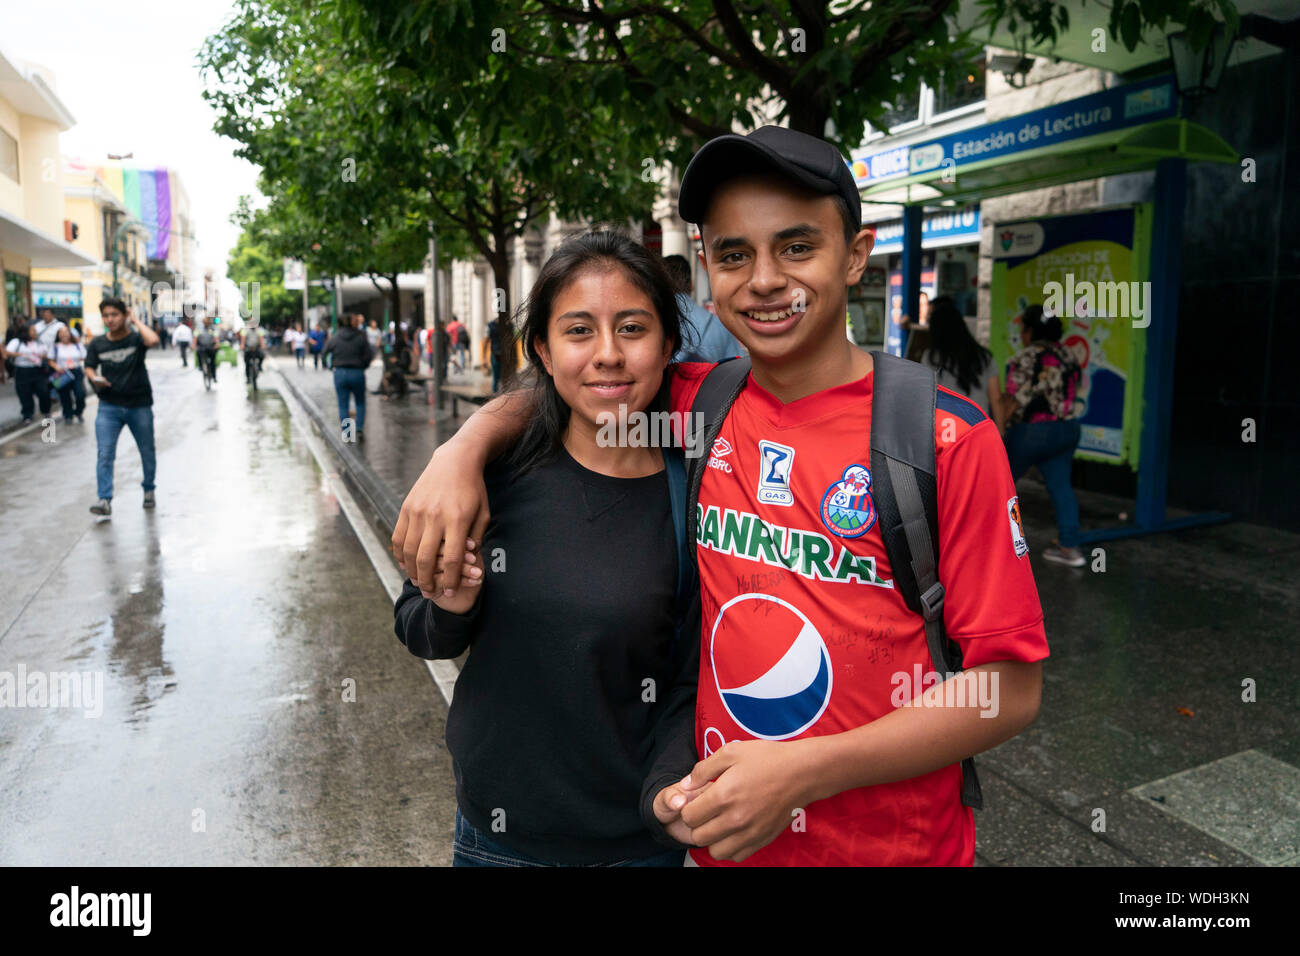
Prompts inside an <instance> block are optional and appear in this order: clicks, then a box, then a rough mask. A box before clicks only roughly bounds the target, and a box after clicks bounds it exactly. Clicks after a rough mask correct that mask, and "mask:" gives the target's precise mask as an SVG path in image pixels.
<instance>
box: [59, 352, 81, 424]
mask: <svg viewBox="0 0 1300 956" xmlns="http://www.w3.org/2000/svg"><path fill="white" fill-rule="evenodd" d="M59 402H60V403H61V404H62V405H63V420H64V421H65V422H70V421H72V418H73V416H74V415H80V414H81V413H82V412H84V411H85V410H86V382H85V379H83V378H82V377H81V366H80V365H78V366H77V367H76V368H74V369H73V370H72V381H71V382H69V383H68V384H67V385H64V386H63V387H62V388H61V389H59Z"/></svg>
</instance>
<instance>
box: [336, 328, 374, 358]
mask: <svg viewBox="0 0 1300 956" xmlns="http://www.w3.org/2000/svg"><path fill="white" fill-rule="evenodd" d="M325 351H326V353H329V352H333V353H334V368H365V367H367V366H368V365H369V364H370V360H371V359H372V358H374V352H373V351H372V350H371V348H370V340H369V339H367V338H366V333H365V332H362V331H361V330H360V329H354V328H352V327H350V326H349V327H347V328H342V329H339V330H338V332H337V333H335V334H334V335H332V336H330V340H329V341H328V342H326V343H325Z"/></svg>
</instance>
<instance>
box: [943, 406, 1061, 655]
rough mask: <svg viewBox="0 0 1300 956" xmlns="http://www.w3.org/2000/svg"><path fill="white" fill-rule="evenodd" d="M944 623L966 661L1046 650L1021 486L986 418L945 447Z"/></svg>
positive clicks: (1045, 652)
mask: <svg viewBox="0 0 1300 956" xmlns="http://www.w3.org/2000/svg"><path fill="white" fill-rule="evenodd" d="M937 466H938V485H939V488H938V494H939V580H940V581H942V582H943V586H944V611H943V618H944V624H945V626H946V629H947V631H948V636H949V637H951V638H952V639H953V640H955V641H957V643H958V644H960V645H961V650H962V661H963V666H965V667H967V668H970V667H976V666H978V665H980V664H988V663H990V662H992V661H1007V660H1012V661H1028V662H1032V661H1040V660H1042V659H1043V658H1045V657H1047V654H1048V649H1047V636H1046V634H1045V633H1044V631H1043V609H1042V606H1041V605H1040V604H1039V602H1038V589H1037V587H1035V585H1034V574H1033V571H1032V570H1031V569H1030V566H1029V548H1028V545H1027V544H1026V543H1025V536H1024V529H1023V526H1022V525H1021V523H1020V509H1019V502H1018V500H1017V498H1016V486H1015V483H1014V482H1013V481H1012V480H1011V468H1010V466H1009V465H1008V464H1007V453H1006V450H1005V449H1004V448H1003V445H1002V440H1001V438H1000V437H999V435H998V430H997V427H996V426H995V425H994V424H993V423H992V422H991V421H988V420H984V421H981V422H980V423H979V424H977V425H976V426H975V427H974V428H971V429H970V430H969V431H967V432H966V433H965V434H963V435H962V436H961V437H960V438H959V439H958V440H957V441H956V442H953V443H952V444H948V445H944V444H940V446H939V448H938V461H937Z"/></svg>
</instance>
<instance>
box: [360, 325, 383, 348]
mask: <svg viewBox="0 0 1300 956" xmlns="http://www.w3.org/2000/svg"><path fill="white" fill-rule="evenodd" d="M362 322H363V323H364V328H365V330H366V341H367V342H369V343H370V351H372V352H374V353H375V354H376V355H377V354H379V346H380V344H381V342H382V341H383V338H384V334H383V333H382V332H380V331H379V323H378V322H376V321H375V320H374V319H371V320H370V321H369V322H365V317H364V316H362Z"/></svg>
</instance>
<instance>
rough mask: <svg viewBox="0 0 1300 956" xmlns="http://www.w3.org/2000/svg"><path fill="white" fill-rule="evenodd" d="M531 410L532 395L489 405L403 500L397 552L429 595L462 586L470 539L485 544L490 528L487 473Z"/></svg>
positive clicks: (502, 398)
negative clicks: (486, 534) (466, 544)
mask: <svg viewBox="0 0 1300 956" xmlns="http://www.w3.org/2000/svg"><path fill="white" fill-rule="evenodd" d="M533 408H534V399H533V395H532V392H531V391H524V392H509V393H507V394H505V395H502V396H500V397H499V398H494V399H493V400H492V401H490V402H488V403H487V404H486V405H484V406H483V407H482V408H481V409H479V410H478V411H477V412H475V413H474V414H473V415H471V416H470V418H469V421H467V422H466V423H465V424H464V425H462V426H461V427H460V431H458V432H456V434H455V435H453V436H452V437H451V438H449V439H448V440H447V441H445V442H443V444H442V445H440V446H439V447H438V449H437V450H436V451H435V452H434V453H433V457H432V458H430V459H429V464H428V465H427V466H426V467H425V469H424V472H423V474H421V475H420V477H419V479H418V480H417V481H416V482H415V484H414V485H413V486H412V487H411V490H410V492H409V493H408V494H407V496H406V500H404V501H403V502H402V511H401V514H400V515H399V516H398V519H397V527H396V528H395V529H394V530H393V554H394V555H395V556H396V558H397V563H398V565H399V566H400V567H401V568H402V570H403V571H404V572H406V574H407V576H408V577H410V579H411V580H412V581H414V582H415V583H416V584H417V585H418V586H419V588H420V591H421V592H422V593H423V594H424V595H425V596H426V597H430V596H432V595H433V593H434V592H435V591H437V590H442V591H445V592H448V593H447V595H446V596H451V595H452V594H454V593H455V591H456V588H457V587H458V586H459V582H460V579H461V564H462V560H463V558H464V555H465V542H466V539H469V540H472V541H474V542H476V543H479V544H481V543H482V541H483V531H484V529H486V528H487V523H488V518H489V509H488V499H487V488H486V487H485V486H484V484H483V469H484V468H485V467H487V463H488V462H490V461H492V459H494V458H496V457H498V456H499V455H501V454H503V453H504V452H505V451H506V450H507V449H508V448H509V447H510V444H511V443H512V442H514V441H515V440H517V439H518V438H519V436H520V435H522V434H523V432H524V428H525V427H526V426H527V424H528V420H529V418H530V417H531V416H532V414H533ZM440 555H441V558H442V560H441V567H439V560H438V558H439V556H440Z"/></svg>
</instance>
